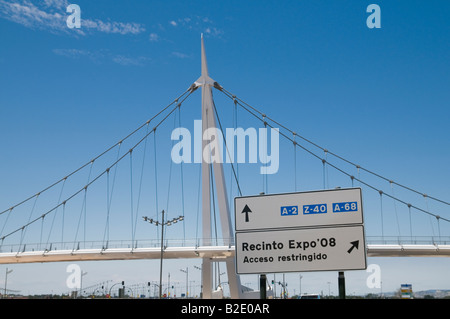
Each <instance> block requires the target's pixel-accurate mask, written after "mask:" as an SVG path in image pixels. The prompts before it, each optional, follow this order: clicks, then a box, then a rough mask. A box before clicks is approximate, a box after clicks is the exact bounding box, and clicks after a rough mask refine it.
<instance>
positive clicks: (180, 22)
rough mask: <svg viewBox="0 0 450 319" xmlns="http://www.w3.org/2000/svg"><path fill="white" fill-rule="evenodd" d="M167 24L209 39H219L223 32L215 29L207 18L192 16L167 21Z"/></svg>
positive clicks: (212, 22) (213, 24)
mask: <svg viewBox="0 0 450 319" xmlns="http://www.w3.org/2000/svg"><path fill="white" fill-rule="evenodd" d="M169 24H171V25H172V26H174V27H176V26H180V27H183V28H184V29H186V30H189V31H194V32H198V33H205V34H206V35H208V36H211V37H220V36H222V35H223V34H224V31H223V30H222V29H219V28H218V27H216V26H215V23H214V21H212V20H211V19H209V18H208V17H200V16H194V17H186V18H179V19H176V20H171V21H169Z"/></svg>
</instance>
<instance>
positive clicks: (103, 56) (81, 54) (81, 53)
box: [53, 49, 150, 66]
mask: <svg viewBox="0 0 450 319" xmlns="http://www.w3.org/2000/svg"><path fill="white" fill-rule="evenodd" d="M53 53H54V54H56V55H60V56H64V57H66V58H70V59H81V58H87V59H89V60H91V61H93V62H96V63H103V62H105V61H110V62H114V63H116V64H120V65H124V66H144V65H145V64H146V63H147V62H149V61H150V58H148V57H144V56H138V57H130V56H125V55H120V54H111V53H110V52H108V51H107V50H96V51H90V50H81V49H53Z"/></svg>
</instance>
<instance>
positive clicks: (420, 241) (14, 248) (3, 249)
mask: <svg viewBox="0 0 450 319" xmlns="http://www.w3.org/2000/svg"><path fill="white" fill-rule="evenodd" d="M205 243H211V246H230V247H231V246H234V238H218V239H216V238H213V239H206V240H205V239H203V238H189V239H167V240H164V247H165V248H167V247H199V246H203V245H205ZM366 244H367V245H370V244H372V245H375V244H376V245H450V236H366ZM119 248H121V249H124V248H129V249H132V248H133V249H136V248H161V240H158V239H139V240H134V241H132V240H110V241H108V242H104V241H85V242H82V241H80V242H54V243H49V244H42V243H32V244H22V245H19V244H4V245H2V246H0V253H12V252H15V253H21V252H26V251H57V250H72V251H77V250H80V249H99V250H105V249H119Z"/></svg>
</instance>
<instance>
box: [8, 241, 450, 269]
mask: <svg viewBox="0 0 450 319" xmlns="http://www.w3.org/2000/svg"><path fill="white" fill-rule="evenodd" d="M366 251H367V256H368V257H450V245H431V244H430V245H378V244H370V245H367V247H366ZM234 252H235V250H234V246H200V247H168V248H166V249H165V250H164V259H176V258H179V259H184V258H203V257H207V258H212V259H219V260H220V259H223V258H227V257H234ZM160 258H161V249H160V248H156V247H152V248H134V249H131V248H110V249H79V250H54V251H26V252H10V253H0V264H15V263H38V262H39V263H42V262H64V261H101V260H133V259H160Z"/></svg>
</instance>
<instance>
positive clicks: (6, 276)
mask: <svg viewBox="0 0 450 319" xmlns="http://www.w3.org/2000/svg"><path fill="white" fill-rule="evenodd" d="M12 272H13V270H12V269H10V270H8V268H6V274H5V293H4V295H3V296H6V283H7V282H8V274H10V273H12ZM3 298H4V297H3Z"/></svg>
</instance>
